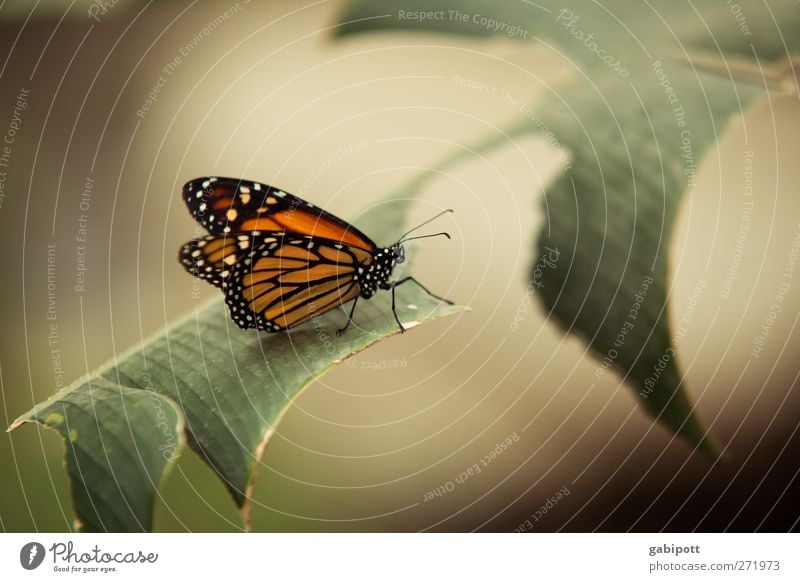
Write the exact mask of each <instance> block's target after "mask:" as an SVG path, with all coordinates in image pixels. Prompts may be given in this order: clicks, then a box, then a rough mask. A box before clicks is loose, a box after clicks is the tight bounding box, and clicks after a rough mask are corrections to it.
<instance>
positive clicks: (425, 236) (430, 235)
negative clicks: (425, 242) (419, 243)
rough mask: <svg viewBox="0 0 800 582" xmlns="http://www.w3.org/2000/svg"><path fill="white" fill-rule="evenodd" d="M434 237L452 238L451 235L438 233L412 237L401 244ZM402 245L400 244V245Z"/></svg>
mask: <svg viewBox="0 0 800 582" xmlns="http://www.w3.org/2000/svg"><path fill="white" fill-rule="evenodd" d="M432 236H446V237H447V238H450V233H447V232H437V233H436V234H421V235H419V236H412V237H410V238H406V239H403V240H401V241H400V243H404V242H408V241H410V240H417V239H419V238H431V237H432ZM400 243H398V244H400Z"/></svg>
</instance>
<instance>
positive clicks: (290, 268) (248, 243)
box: [179, 177, 452, 334]
mask: <svg viewBox="0 0 800 582" xmlns="http://www.w3.org/2000/svg"><path fill="white" fill-rule="evenodd" d="M183 199H184V201H185V202H186V205H187V206H188V208H189V211H190V212H191V214H192V217H194V219H195V220H196V221H197V222H198V223H199V224H200V225H202V226H203V227H204V228H205V229H206V230H208V232H209V234H208V235H206V236H203V237H200V238H196V239H194V240H191V241H189V242H187V243H186V244H184V245H183V247H181V250H180V256H179V259H180V262H181V264H182V265H183V266H184V268H185V269H186V270H187V271H188V272H189V273H191V274H192V275H194V276H196V277H199V278H201V279H204V280H205V281H208V282H209V283H211V284H212V285H214V286H216V287H218V288H220V289H221V290H222V292H223V293H224V294H225V302H226V304H227V305H228V309H229V311H230V314H231V317H232V319H233V321H234V322H236V324H237V325H238V326H239V327H241V328H242V329H249V328H257V329H260V330H263V331H267V332H280V331H284V330H286V329H289V328H291V327H294V326H297V325H300V324H302V323H305V322H307V321H309V320H310V319H312V318H314V317H316V316H318V315H321V314H323V313H325V312H327V311H330V310H331V309H335V308H336V307H338V306H340V305H344V304H345V303H347V302H349V301H352V302H353V306H352V307H351V308H350V313H349V315H348V316H347V323H346V324H345V326H344V327H343V328H342V329H340V330H338V331H337V334H341V333H342V332H344V331H345V330H346V329H347V328H348V327H349V325H350V323H351V321H352V319H353V313H354V312H355V308H356V303H358V299H359V297H363V298H364V299H369V298H370V297H372V296H373V295H374V294H375V293H376V292H377V290H378V289H385V290H391V292H392V313H393V314H394V318H395V321H397V325H398V326H400V331H401V332H404V331H405V328H404V327H403V324H402V323H400V318H399V317H398V316H397V309H396V306H395V305H396V302H395V289H396V288H397V287H398V286H400V285H402V284H403V283H406V282H408V281H413V282H415V283H416V284H417V285H419V286H420V288H422V290H424V291H425V292H426V293H428V294H429V295H430V296H431V297H434V298H436V299H438V300H440V301H444V302H446V303H449V304H451V305H452V301H450V300H448V299H445V298H443V297H439V296H438V295H434V294H433V293H431V292H430V291H428V289H426V288H425V287H424V286H423V285H422V284H421V283H420V282H419V281H417V280H416V279H414V277H410V276H408V277H403V278H402V279H400V280H398V281H390V280H389V278H390V277H391V275H392V271H393V270H394V268H395V266H397V264H398V263H402V262H403V261H404V260H405V251H404V249H403V244H404V243H405V242H407V241H410V240H414V239H418V238H428V237H432V236H445V237H447V238H450V235H449V234H448V233H446V232H439V233H436V234H429V235H423V236H416V237H408V235H409V234H410V233H412V232H413V231H415V230H417V228H420V227H421V226H423V225H425V224H428V223H429V222H431V221H432V220H434V219H435V218H438V217H439V216H441V215H442V214H445V213H446V212H452V210H445V211H444V212H440V213H439V214H437V215H436V216H434V217H433V218H431V219H429V220H426V221H425V222H423V223H422V224H420V225H418V226H417V227H415V228H413V229H411V230H410V231H408V232H407V233H405V234H404V235H403V236H402V237H400V239H399V240H398V241H397V242H396V243H394V244H392V245H390V246H388V247H384V248H381V247H378V245H376V244H375V243H374V242H372V240H371V239H370V238H369V237H368V236H367V235H365V234H364V233H362V232H361V231H360V230H358V229H357V228H355V227H354V226H352V225H350V224H348V223H347V222H345V221H344V220H341V219H340V218H337V217H336V216H333V215H332V214H330V213H328V212H325V211H324V210H322V209H320V208H317V207H316V206H314V205H313V204H311V203H310V202H306V201H305V200H303V199H301V198H298V197H297V196H293V195H292V194H289V193H288V192H284V191H283V190H280V189H278V188H274V187H272V186H267V185H266V184H261V183H259V182H251V181H246V180H240V179H236V178H215V177H204V178H197V179H195V180H192V181H190V182H187V183H186V184H185V185H184V187H183Z"/></svg>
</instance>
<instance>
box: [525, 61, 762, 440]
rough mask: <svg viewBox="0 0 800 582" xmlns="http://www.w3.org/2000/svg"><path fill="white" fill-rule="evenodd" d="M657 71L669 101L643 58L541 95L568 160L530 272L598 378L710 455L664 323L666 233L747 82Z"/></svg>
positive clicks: (665, 67) (746, 94)
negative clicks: (631, 66) (614, 380)
mask: <svg viewBox="0 0 800 582" xmlns="http://www.w3.org/2000/svg"><path fill="white" fill-rule="evenodd" d="M658 71H662V72H663V75H664V76H663V77H661V78H662V79H666V80H667V81H668V87H669V88H671V89H672V91H674V95H675V96H676V97H677V101H675V102H673V103H670V101H669V99H670V97H669V94H668V93H667V91H666V88H667V84H666V83H665V84H663V85H662V84H660V83H659V81H658V79H657V71H656V69H655V68H653V67H649V68H647V69H640V70H638V71H634V72H633V74H632V75H631V78H630V79H629V81H630V82H629V83H628V82H626V83H618V82H615V81H612V80H610V79H606V80H605V82H604V83H601V84H599V85H597V87H596V89H595V90H590V89H589V88H588V87H587V88H586V89H585V90H584V91H569V92H566V91H565V92H562V94H561V97H562V99H560V100H552V101H550V102H548V103H547V104H543V106H542V111H543V113H542V118H543V119H544V122H545V123H546V124H547V126H548V127H549V128H550V129H551V130H552V132H553V134H554V135H556V136H558V139H559V141H560V143H561V146H562V147H564V148H565V149H567V150H568V151H569V152H570V154H571V156H570V158H571V164H572V168H571V169H570V170H568V171H567V172H566V173H565V174H564V175H562V176H561V177H560V178H559V179H558V180H557V181H556V182H555V183H553V184H552V185H551V186H550V187H549V188H548V189H547V191H546V192H545V197H546V200H545V204H546V209H547V217H548V220H547V223H546V224H545V226H544V228H543V230H542V232H541V234H540V237H539V241H538V244H537V254H538V257H537V259H536V260H535V261H534V267H533V269H532V272H531V280H532V281H534V282H535V286H536V290H537V294H538V295H539V297H540V298H541V299H542V301H543V302H544V304H545V306H546V309H547V310H548V311H550V312H551V314H552V316H553V317H554V318H555V319H556V320H557V321H559V322H560V323H561V325H562V326H563V327H564V328H566V329H567V330H568V331H570V332H573V333H577V334H579V335H581V336H583V337H584V338H585V340H586V341H587V342H588V343H589V345H590V346H591V347H592V348H593V349H594V351H595V353H596V354H597V355H598V356H599V357H600V358H602V359H603V360H602V363H601V364H600V366H599V367H598V370H597V372H596V376H597V377H598V378H599V377H601V376H602V375H604V374H605V372H606V369H607V368H608V367H610V366H612V365H613V366H614V367H615V368H616V369H617V370H619V371H620V372H621V373H622V374H623V375H624V377H625V378H626V379H627V380H628V381H629V382H630V383H631V384H632V387H633V388H634V390H635V391H636V393H637V394H638V395H639V397H640V401H641V403H642V404H643V405H644V406H645V408H646V409H647V410H648V411H649V412H650V413H652V414H653V415H654V416H656V417H657V418H659V420H661V421H662V422H664V423H666V424H667V425H668V426H669V427H670V428H671V429H672V430H674V431H675V432H676V433H679V434H681V435H683V436H685V437H686V438H687V439H688V440H689V441H690V442H691V443H692V444H694V445H696V446H699V447H700V448H701V449H703V450H704V451H706V452H709V453H711V454H715V447H714V446H713V444H712V443H711V441H710V439H709V437H708V435H707V434H706V431H705V429H704V428H703V427H702V425H701V424H700V422H699V421H698V420H697V416H696V415H695V414H694V412H693V407H692V404H691V403H690V401H689V399H688V397H687V396H686V393H685V392H684V390H683V386H682V382H681V374H680V371H679V367H678V365H677V363H676V351H675V348H676V346H677V345H678V343H679V342H680V338H681V336H682V334H683V333H685V330H683V329H682V328H681V329H677V330H674V331H672V330H670V329H669V326H668V317H667V313H668V303H667V300H668V289H669V286H670V275H669V272H668V256H667V254H668V250H669V242H668V241H669V238H670V234H671V232H672V227H673V223H674V220H675V215H676V212H677V209H678V205H679V204H680V201H681V199H682V198H683V196H684V194H685V193H686V192H687V189H688V188H690V184H693V183H694V181H695V176H696V173H697V171H698V168H699V165H700V162H701V160H702V158H703V156H704V155H705V153H706V152H707V151H708V150H709V148H711V147H712V146H714V145H715V143H716V141H717V140H718V139H719V137H720V134H721V132H722V130H723V129H724V127H725V126H726V125H727V123H728V121H729V120H730V119H731V118H732V117H736V116H738V115H739V114H740V111H741V108H742V107H743V106H746V105H747V103H749V102H751V101H752V99H753V98H754V97H755V96H756V95H757V94H758V91H756V90H754V89H752V88H749V87H734V86H733V85H732V84H731V83H730V81H726V80H723V79H720V78H716V77H711V76H703V77H700V78H698V77H696V75H695V74H694V73H693V72H692V71H691V70H689V69H688V68H686V67H683V66H682V65H679V64H676V63H662V64H661V67H659V68H658ZM545 112H546V113H545ZM556 257H557V258H556ZM554 259H555V260H554ZM687 325H690V323H689V322H688V321H687Z"/></svg>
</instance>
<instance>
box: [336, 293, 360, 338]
mask: <svg viewBox="0 0 800 582" xmlns="http://www.w3.org/2000/svg"><path fill="white" fill-rule="evenodd" d="M356 303H358V297H356V298H355V299H353V307H351V308H350V315H348V316H347V323H345V324H344V327H343V328H342V329H337V330H336V336H337V337H338V336H340V335H342V334H343V333H344V332H345V330H346V329H347V328H348V327H350V323H351V322H352V321H353V314H354V313H355V312H356Z"/></svg>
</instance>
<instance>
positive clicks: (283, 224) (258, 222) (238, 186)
mask: <svg viewBox="0 0 800 582" xmlns="http://www.w3.org/2000/svg"><path fill="white" fill-rule="evenodd" d="M183 198H184V200H185V201H186V205H187V206H188V207H189V211H190V212H191V213H192V216H193V217H194V219H195V220H196V221H197V222H198V223H200V224H201V225H202V226H203V227H205V228H206V230H208V232H210V233H211V234H217V235H222V234H229V233H238V232H252V231H271V232H287V233H294V234H301V235H309V236H314V237H320V238H326V239H330V240H335V241H337V242H340V243H344V244H347V245H350V246H355V247H358V248H361V249H365V250H368V251H373V250H375V243H374V242H372V240H370V238H369V237H368V236H367V235H365V234H364V233H362V232H361V231H359V230H358V229H357V228H355V227H354V226H352V225H350V224H348V223H347V222H345V221H344V220H342V219H340V218H337V217H336V216H334V215H332V214H330V213H328V212H325V211H324V210H322V209H320V208H317V207H316V206H314V205H313V204H311V203H309V202H306V201H305V200H303V199H302V198H298V197H297V196H293V195H292V194H289V193H288V192H284V191H283V190H280V189H278V188H273V187H272V186H268V185H266V184H261V183H260V182H253V181H250V180H239V179H236V178H215V177H205V178H198V179H196V180H192V181H191V182H187V183H186V184H185V185H184V187H183Z"/></svg>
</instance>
